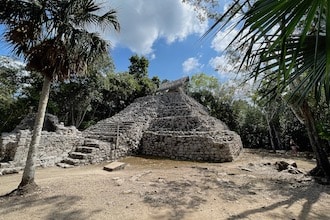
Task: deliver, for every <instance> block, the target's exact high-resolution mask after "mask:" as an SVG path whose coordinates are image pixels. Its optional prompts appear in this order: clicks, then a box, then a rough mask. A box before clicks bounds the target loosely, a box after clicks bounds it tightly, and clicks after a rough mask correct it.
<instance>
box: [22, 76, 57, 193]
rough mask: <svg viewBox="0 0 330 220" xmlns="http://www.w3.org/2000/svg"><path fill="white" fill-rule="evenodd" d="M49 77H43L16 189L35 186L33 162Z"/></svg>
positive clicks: (43, 116)
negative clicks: (21, 171) (27, 150)
mask: <svg viewBox="0 0 330 220" xmlns="http://www.w3.org/2000/svg"><path fill="white" fill-rule="evenodd" d="M50 84H51V79H50V78H48V77H46V76H45V77H44V82H43V86H42V91H41V95H40V100H39V106H38V113H37V115H36V118H35V122H34V128H33V133H32V139H31V143H30V147H29V152H28V155H27V159H26V164H25V168H24V172H23V177H22V181H21V183H20V184H19V186H18V190H24V189H28V188H31V189H32V190H33V189H34V188H35V187H36V186H37V184H36V183H35V182H34V174H35V164H36V155H37V149H38V146H39V143H40V138H41V131H42V127H43V123H44V119H45V113H46V107H47V103H48V98H49V91H50Z"/></svg>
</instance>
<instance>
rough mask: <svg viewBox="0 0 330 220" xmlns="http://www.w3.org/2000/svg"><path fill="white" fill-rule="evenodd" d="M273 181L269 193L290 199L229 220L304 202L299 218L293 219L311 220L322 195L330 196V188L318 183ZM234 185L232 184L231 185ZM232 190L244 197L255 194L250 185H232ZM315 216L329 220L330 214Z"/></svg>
mask: <svg viewBox="0 0 330 220" xmlns="http://www.w3.org/2000/svg"><path fill="white" fill-rule="evenodd" d="M272 181H273V182H271V180H270V181H269V185H268V186H269V189H268V190H269V191H272V192H273V194H274V195H282V196H287V197H288V199H286V200H282V201H279V202H276V203H273V204H271V205H264V206H262V207H259V208H254V209H250V210H246V211H244V212H241V213H239V214H236V215H234V216H231V217H229V218H228V220H234V219H235V220H237V219H246V218H249V216H251V215H253V214H257V213H267V212H269V211H271V210H275V209H276V208H281V207H282V208H283V207H285V208H290V207H291V206H292V205H294V204H295V203H296V202H298V201H300V202H303V205H302V206H303V207H302V209H301V211H300V213H299V215H298V216H294V218H293V219H299V220H307V219H311V216H310V214H311V212H312V206H313V205H314V204H316V203H317V202H318V201H319V199H320V197H321V195H322V193H325V194H328V195H330V187H329V186H325V185H320V184H318V183H316V182H310V183H305V184H304V183H303V184H300V183H292V181H285V180H277V181H275V180H272ZM231 184H232V183H231ZM230 187H231V188H235V190H236V192H238V193H240V194H242V195H247V194H250V195H253V193H254V192H255V190H254V187H253V184H250V187H245V186H237V185H236V186H235V185H231V186H230ZM287 215H288V213H283V216H274V218H281V217H283V218H284V217H288V216H287ZM313 215H314V216H317V219H329V217H330V216H329V213H328V214H324V213H315V212H314V213H313Z"/></svg>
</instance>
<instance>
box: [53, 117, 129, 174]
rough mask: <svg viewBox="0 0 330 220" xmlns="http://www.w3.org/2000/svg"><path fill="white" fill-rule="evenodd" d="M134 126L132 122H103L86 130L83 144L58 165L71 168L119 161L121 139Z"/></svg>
mask: <svg viewBox="0 0 330 220" xmlns="http://www.w3.org/2000/svg"><path fill="white" fill-rule="evenodd" d="M133 125H134V122H132V121H127V122H120V123H117V122H109V121H106V120H104V121H101V122H100V123H98V126H92V127H90V128H89V129H87V130H85V131H84V133H83V136H84V140H83V144H82V145H81V146H77V147H75V148H74V150H73V151H71V152H69V155H68V157H67V158H66V159H64V160H62V161H61V162H60V163H57V165H58V166H59V167H63V168H69V167H73V166H79V165H86V164H94V163H99V162H102V161H105V160H115V159H117V158H118V157H119V156H120V149H118V147H119V144H120V140H119V139H120V137H121V135H122V134H124V133H125V132H127V131H128V130H129V129H130V128H131V127H132V126H133Z"/></svg>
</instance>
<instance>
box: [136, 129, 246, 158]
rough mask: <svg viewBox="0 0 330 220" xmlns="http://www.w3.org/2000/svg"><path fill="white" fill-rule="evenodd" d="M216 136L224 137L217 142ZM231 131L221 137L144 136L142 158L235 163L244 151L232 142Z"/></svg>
mask: <svg viewBox="0 0 330 220" xmlns="http://www.w3.org/2000/svg"><path fill="white" fill-rule="evenodd" d="M214 136H221V137H222V138H221V139H219V140H215V139H214ZM233 136H235V134H233V133H232V132H231V131H223V132H222V133H221V134H220V133H219V134H210V133H208V132H166V133H162V132H151V131H148V132H145V133H144V136H143V139H142V154H145V155H153V156H161V157H167V158H171V159H176V160H193V161H209V162H229V161H233V160H234V159H235V158H236V157H237V156H238V154H239V152H240V150H241V142H240V141H239V139H236V140H235V141H233V139H232V138H233Z"/></svg>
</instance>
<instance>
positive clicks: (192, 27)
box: [0, 0, 233, 81]
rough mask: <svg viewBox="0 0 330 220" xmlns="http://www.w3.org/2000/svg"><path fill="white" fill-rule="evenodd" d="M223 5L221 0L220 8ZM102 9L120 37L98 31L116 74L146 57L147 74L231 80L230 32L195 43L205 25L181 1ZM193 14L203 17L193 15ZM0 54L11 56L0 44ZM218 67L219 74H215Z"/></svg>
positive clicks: (116, 3)
mask: <svg viewBox="0 0 330 220" xmlns="http://www.w3.org/2000/svg"><path fill="white" fill-rule="evenodd" d="M225 2H226V1H221V5H220V8H223V7H224V3H225ZM102 3H103V5H104V7H111V8H114V9H115V10H117V15H118V19H119V22H120V24H121V31H120V33H115V32H114V31H108V32H103V33H102V36H103V37H104V38H105V39H107V40H109V41H110V42H111V45H112V48H111V52H110V54H111V56H112V58H113V60H114V62H115V66H116V72H122V71H127V69H128V66H129V58H130V57H131V56H132V55H134V54H138V55H143V56H145V57H147V58H148V59H149V75H150V76H151V77H152V76H159V77H160V79H162V80H163V79H169V80H175V79H178V78H181V77H183V76H188V75H189V76H190V75H192V74H195V73H199V72H204V73H207V74H210V75H214V76H217V77H219V79H221V80H222V81H225V80H227V79H228V78H231V77H233V74H231V73H230V72H231V71H228V69H230V67H228V65H227V63H228V62H226V59H225V57H224V56H223V51H224V48H225V46H226V45H227V43H228V42H229V41H230V38H231V37H232V36H233V35H232V34H228V33H226V32H219V33H218V34H217V35H216V36H215V37H213V38H211V37H208V38H207V39H204V40H200V37H201V35H202V34H203V33H205V31H206V30H207V29H208V27H209V25H210V24H211V22H210V21H204V22H201V21H200V20H199V19H198V18H197V12H196V10H194V8H193V7H191V6H189V5H187V4H184V3H182V1H181V0H166V1H165V0H124V1H123V0H109V1H108V0H102ZM199 13H203V12H202V11H199ZM0 33H1V34H2V33H3V28H2V27H0ZM0 55H6V56H13V55H12V54H11V52H10V49H9V48H8V45H7V46H6V45H5V44H4V42H3V40H1V41H0ZM218 67H221V68H220V69H221V71H215V69H216V68H218Z"/></svg>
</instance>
